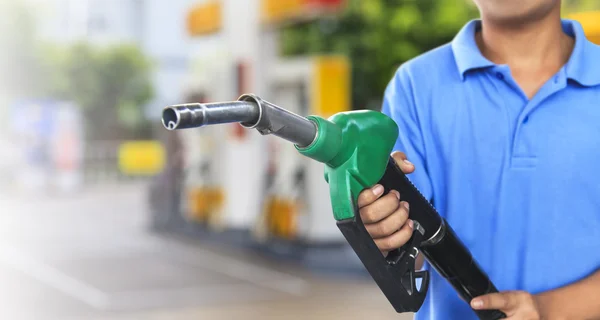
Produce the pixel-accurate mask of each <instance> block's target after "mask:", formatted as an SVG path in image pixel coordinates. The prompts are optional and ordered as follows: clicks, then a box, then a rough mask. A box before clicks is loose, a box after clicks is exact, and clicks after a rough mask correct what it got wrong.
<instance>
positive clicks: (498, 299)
mask: <svg viewBox="0 0 600 320" xmlns="http://www.w3.org/2000/svg"><path fill="white" fill-rule="evenodd" d="M471 307H472V308H473V309H476V310H490V309H497V310H501V311H504V312H505V313H511V311H512V310H513V309H515V308H516V307H517V299H516V297H515V295H514V294H513V293H512V292H498V293H490V294H486V295H483V296H480V297H476V298H475V299H473V300H472V301H471Z"/></svg>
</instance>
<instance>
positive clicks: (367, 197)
mask: <svg viewBox="0 0 600 320" xmlns="http://www.w3.org/2000/svg"><path fill="white" fill-rule="evenodd" d="M384 191H385V190H384V188H383V186H382V185H380V184H376V185H374V186H373V187H372V188H369V189H365V190H363V191H362V192H361V193H360V194H359V195H358V201H357V202H358V207H359V208H362V207H364V206H367V205H370V204H371V203H373V202H374V201H375V200H377V199H379V197H381V195H382V194H383V192H384Z"/></svg>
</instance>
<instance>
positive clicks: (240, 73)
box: [232, 62, 248, 140]
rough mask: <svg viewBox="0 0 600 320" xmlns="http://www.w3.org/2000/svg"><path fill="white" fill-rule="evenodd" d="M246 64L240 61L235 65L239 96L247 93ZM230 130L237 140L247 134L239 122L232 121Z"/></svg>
mask: <svg viewBox="0 0 600 320" xmlns="http://www.w3.org/2000/svg"><path fill="white" fill-rule="evenodd" d="M247 75H248V66H247V65H246V64H245V63H243V62H240V63H238V64H237V65H236V78H237V92H238V97H239V96H241V95H242V94H244V93H247V87H248V82H247V81H248V78H247ZM232 127H233V128H232V131H233V136H234V138H236V139H237V140H242V139H244V138H245V137H246V135H247V134H248V133H247V132H246V130H248V129H246V128H244V127H242V126H241V125H240V124H239V123H234V124H232Z"/></svg>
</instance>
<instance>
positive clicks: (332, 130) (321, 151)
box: [296, 116, 342, 163]
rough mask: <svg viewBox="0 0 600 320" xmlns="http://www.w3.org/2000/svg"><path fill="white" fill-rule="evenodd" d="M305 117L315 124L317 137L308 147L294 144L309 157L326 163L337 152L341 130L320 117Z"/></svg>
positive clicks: (340, 139) (339, 145) (340, 140)
mask: <svg viewBox="0 0 600 320" xmlns="http://www.w3.org/2000/svg"><path fill="white" fill-rule="evenodd" d="M307 118H308V119H309V120H311V121H313V122H314V123H315V124H316V126H317V137H316V138H315V141H313V143H312V144H310V145H309V146H308V147H305V148H300V147H298V146H296V149H297V150H298V151H299V152H300V153H301V154H303V155H305V156H307V157H309V158H312V159H315V160H317V161H319V162H323V163H327V162H329V161H331V159H333V158H334V157H335V156H336V155H337V154H338V152H339V149H340V148H341V146H342V130H340V128H339V127H338V126H336V125H335V123H333V122H329V121H327V120H325V119H323V118H321V117H316V116H308V117H307Z"/></svg>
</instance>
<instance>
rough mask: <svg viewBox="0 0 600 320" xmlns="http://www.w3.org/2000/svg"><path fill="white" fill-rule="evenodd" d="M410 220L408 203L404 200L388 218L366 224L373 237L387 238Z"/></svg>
mask: <svg viewBox="0 0 600 320" xmlns="http://www.w3.org/2000/svg"><path fill="white" fill-rule="evenodd" d="M407 220H408V203H407V202H402V203H401V205H400V206H399V207H398V209H396V211H394V213H392V214H391V215H389V216H388V217H387V218H384V219H383V220H381V221H379V222H377V223H372V224H365V228H367V231H368V232H369V235H371V237H372V238H373V239H379V238H385V237H387V236H390V235H392V234H393V233H394V232H396V231H398V230H400V228H402V226H404V224H405V223H406V221H407Z"/></svg>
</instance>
